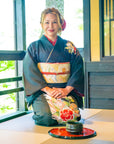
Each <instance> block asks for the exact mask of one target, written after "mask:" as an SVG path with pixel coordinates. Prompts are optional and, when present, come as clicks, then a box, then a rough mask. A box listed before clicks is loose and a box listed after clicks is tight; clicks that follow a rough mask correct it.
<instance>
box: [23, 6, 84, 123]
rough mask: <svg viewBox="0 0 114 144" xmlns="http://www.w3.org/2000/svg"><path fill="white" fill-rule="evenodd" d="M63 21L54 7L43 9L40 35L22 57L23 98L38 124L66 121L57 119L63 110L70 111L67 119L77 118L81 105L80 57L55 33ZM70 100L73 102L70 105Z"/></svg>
mask: <svg viewBox="0 0 114 144" xmlns="http://www.w3.org/2000/svg"><path fill="white" fill-rule="evenodd" d="M63 22H64V19H63V16H62V15H61V14H60V12H59V11H58V10H57V9H55V8H47V9H45V10H44V11H43V12H42V14H41V26H42V29H43V31H44V34H43V35H42V37H41V38H40V39H38V40H36V41H33V42H32V43H31V44H30V45H29V47H28V49H27V53H26V56H25V58H24V63H23V68H24V70H23V79H24V87H25V93H26V100H27V102H28V105H29V106H30V105H32V107H33V111H34V115H33V119H34V120H35V123H36V124H38V125H45V126H51V125H57V124H58V123H60V124H62V123H64V122H66V119H63V120H62V117H59V118H58V115H61V113H62V115H63V112H65V113H66V115H69V114H70V113H72V116H71V117H69V116H70V115H69V116H68V117H67V120H68V118H70V120H71V119H72V120H74V121H77V120H80V113H79V110H78V109H79V108H83V101H82V96H83V92H84V73H83V60H82V57H81V55H80V53H79V51H78V50H77V49H76V47H75V46H74V44H73V43H72V42H70V41H68V40H65V39H63V38H61V37H60V36H59V35H58V33H60V32H61V31H62V25H63ZM45 94H46V96H45ZM47 97H48V98H49V99H50V100H49V101H48V99H47ZM69 97H70V98H69ZM70 101H71V102H72V103H74V104H73V105H70V104H69V103H70ZM67 103H68V104H67ZM56 104H57V105H56ZM61 106H62V107H61ZM63 109H65V111H62V110H63ZM68 109H71V110H68ZM53 110H54V113H53ZM55 113H56V115H55Z"/></svg>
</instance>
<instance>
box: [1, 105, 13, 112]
mask: <svg viewBox="0 0 114 144" xmlns="http://www.w3.org/2000/svg"><path fill="white" fill-rule="evenodd" d="M12 109H13V107H10V106H6V105H0V113H6V112H7V111H8V110H12Z"/></svg>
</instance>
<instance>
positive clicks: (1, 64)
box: [0, 61, 16, 114]
mask: <svg viewBox="0 0 114 144" xmlns="http://www.w3.org/2000/svg"><path fill="white" fill-rule="evenodd" d="M14 69H15V61H0V72H2V73H3V72H7V71H8V70H14ZM9 87H11V84H9V83H1V84H0V90H3V89H8V88H9ZM0 99H1V100H3V101H5V100H6V101H8V102H9V101H10V102H11V103H10V104H9V103H7V104H5V103H3V104H1V105H0V113H1V114H4V113H7V112H8V111H9V110H13V109H14V107H13V104H14V103H15V102H16V96H15V94H14V93H11V94H8V95H7V97H6V98H3V96H2V97H1V98H0Z"/></svg>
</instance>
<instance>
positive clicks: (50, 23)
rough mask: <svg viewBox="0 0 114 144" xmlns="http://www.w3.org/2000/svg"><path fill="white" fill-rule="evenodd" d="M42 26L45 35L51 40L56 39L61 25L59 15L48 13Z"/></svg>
mask: <svg viewBox="0 0 114 144" xmlns="http://www.w3.org/2000/svg"><path fill="white" fill-rule="evenodd" d="M42 28H43V30H44V32H45V35H46V36H47V37H48V38H50V39H51V40H55V39H56V37H57V32H58V30H59V25H58V21H57V16H56V15H54V14H51V13H49V14H46V16H45V18H44V22H43V24H42Z"/></svg>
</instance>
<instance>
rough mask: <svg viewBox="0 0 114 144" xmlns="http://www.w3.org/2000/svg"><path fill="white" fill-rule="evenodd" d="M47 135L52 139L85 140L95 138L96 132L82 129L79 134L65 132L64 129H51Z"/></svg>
mask: <svg viewBox="0 0 114 144" xmlns="http://www.w3.org/2000/svg"><path fill="white" fill-rule="evenodd" d="M48 133H49V135H51V136H53V137H56V138H63V139H85V138H90V137H94V136H96V132H95V131H94V130H92V129H89V128H83V131H82V132H81V133H80V134H74V133H73V134H72V133H70V132H67V131H66V128H53V129H51V130H50V131H49V132H48Z"/></svg>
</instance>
